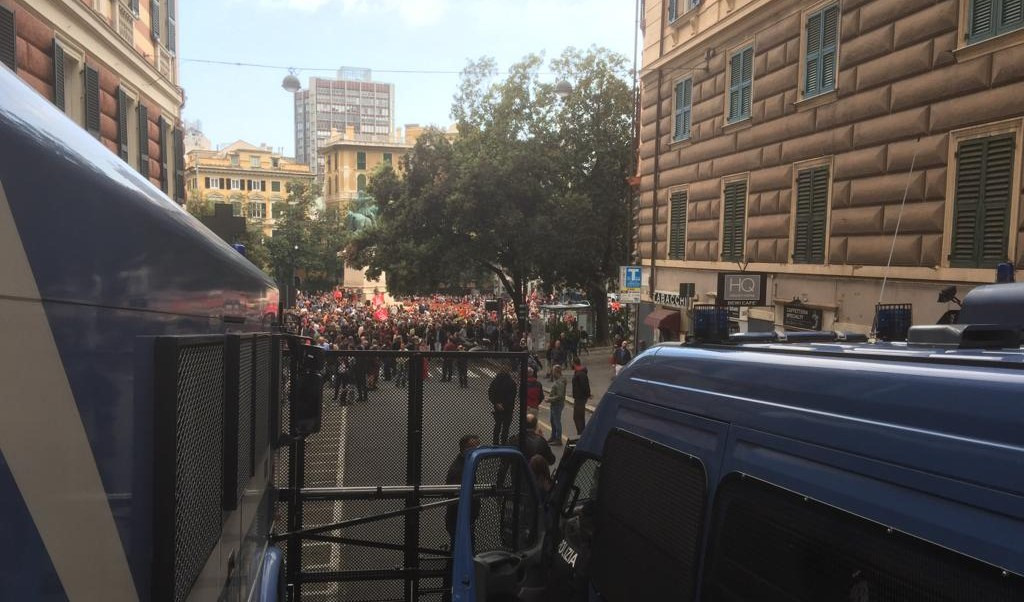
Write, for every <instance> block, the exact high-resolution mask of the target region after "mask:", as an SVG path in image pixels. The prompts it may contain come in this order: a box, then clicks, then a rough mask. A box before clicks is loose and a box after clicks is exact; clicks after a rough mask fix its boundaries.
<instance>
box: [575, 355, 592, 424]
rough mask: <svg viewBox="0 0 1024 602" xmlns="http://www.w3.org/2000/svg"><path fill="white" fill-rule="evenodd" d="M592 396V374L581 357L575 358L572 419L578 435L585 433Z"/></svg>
mask: <svg viewBox="0 0 1024 602" xmlns="http://www.w3.org/2000/svg"><path fill="white" fill-rule="evenodd" d="M590 398H591V394H590V376H588V375H587V369H586V368H585V367H583V362H581V361H580V358H575V359H574V360H573V361H572V403H573V408H572V421H573V422H574V423H575V424H576V434H577V436H579V435H582V434H583V427H585V426H586V425H587V400H589V399H590Z"/></svg>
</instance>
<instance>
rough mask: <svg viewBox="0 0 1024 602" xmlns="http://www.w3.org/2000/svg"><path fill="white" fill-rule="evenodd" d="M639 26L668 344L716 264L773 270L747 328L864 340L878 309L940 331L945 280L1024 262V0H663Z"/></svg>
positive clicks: (645, 244) (709, 298)
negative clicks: (891, 307) (842, 333)
mask: <svg viewBox="0 0 1024 602" xmlns="http://www.w3.org/2000/svg"><path fill="white" fill-rule="evenodd" d="M644 23H645V33H644V48H643V69H642V72H641V82H642V93H641V101H640V102H641V110H640V146H639V154H640V162H639V166H640V167H639V173H638V175H639V192H640V197H639V198H640V209H639V220H638V231H637V232H636V234H637V239H638V249H637V250H638V251H639V254H640V256H641V257H642V262H643V265H644V266H645V268H646V270H645V272H647V273H649V274H650V275H649V278H648V285H647V287H646V288H645V294H644V298H643V301H644V303H643V304H642V305H641V307H642V309H641V313H642V315H645V316H653V317H651V318H650V319H648V320H646V322H647V324H646V328H648V329H651V328H654V329H660V333H659V335H660V338H662V339H666V338H668V339H671V338H676V337H678V336H679V334H680V331H685V330H687V329H688V328H689V319H690V316H689V314H688V312H687V308H688V307H689V305H690V304H691V303H694V302H697V303H715V302H716V300H717V299H718V293H719V291H718V276H719V275H720V274H722V273H728V272H740V271H744V270H745V271H747V272H750V273H763V274H765V275H766V280H767V283H766V284H767V286H766V299H765V301H764V302H763V304H759V305H758V306H756V307H749V308H742V309H741V308H735V309H734V313H733V316H732V318H733V321H734V325H735V327H736V328H738V329H740V330H766V329H776V328H783V327H784V328H787V329H796V328H824V329H830V328H835V329H841V330H855V331H861V332H866V331H868V330H870V329H871V328H872V323H873V318H874V313H875V305H876V303H878V302H879V301H881V302H883V303H897V302H902V303H912V304H913V314H914V322H915V323H929V322H930V323H934V321H935V320H937V319H938V318H939V317H940V316H941V315H942V314H943V313H944V312H945V311H946V310H947V309H953V307H952V306H949V305H947V304H945V303H941V304H940V303H937V302H936V301H937V298H938V293H939V291H941V290H942V289H943V288H944V287H946V286H947V285H950V284H954V285H957V286H958V287H960V292H961V294H962V293H963V292H964V291H966V290H967V289H969V288H971V287H973V286H975V285H977V284H982V283H990V282H992V281H993V280H994V276H995V270H994V267H995V266H996V264H997V263H1000V262H1005V261H1007V260H1010V261H1015V262H1016V263H1017V265H1022V263H1024V223H1022V217H1024V213H1022V212H1021V208H1020V200H1021V188H1022V178H1021V164H1022V161H1021V148H1022V146H1024V144H1022V142H1024V138H1022V136H1024V119H1022V117H1024V104H1022V102H1021V98H1022V97H1024V11H1022V10H1021V3H1020V2H1016V1H1014V2H1010V1H1009V0H898V1H897V0H843V1H837V0H824V1H822V0H704V1H702V2H695V1H692V0H669V1H660V0H649V1H648V2H646V3H645V18H644ZM684 284H692V289H693V290H694V293H695V296H694V297H693V298H685V297H684V298H680V285H684ZM883 287H884V294H883ZM683 288H684V289H685V288H687V287H683ZM680 310H682V311H680ZM652 334H654V333H652V332H651V331H650V330H648V331H647V333H646V336H647V337H648V338H647V340H651V338H650V336H651V335H652ZM641 336H644V335H643V334H642V335H641Z"/></svg>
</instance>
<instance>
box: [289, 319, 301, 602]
mask: <svg viewBox="0 0 1024 602" xmlns="http://www.w3.org/2000/svg"><path fill="white" fill-rule="evenodd" d="M295 347H296V341H295V339H292V340H290V341H289V345H288V357H289V360H290V361H289V373H290V381H289V385H288V409H289V411H288V435H289V444H288V493H289V495H288V531H289V533H295V532H297V531H298V530H300V529H301V528H302V499H301V498H300V495H299V492H300V490H301V489H302V487H303V485H304V483H305V480H306V441H305V439H303V438H301V437H295V430H296V429H295V416H296V411H295V402H296V398H297V390H296V389H297V388H296V386H295V383H296V382H297V381H298V377H299V358H300V357H301V354H300V353H299V350H298V349H296V348H295ZM287 569H288V586H289V587H290V588H291V601H292V602H299V601H300V600H302V581H301V575H302V537H301V536H298V535H292V536H291V537H289V538H288V557H287Z"/></svg>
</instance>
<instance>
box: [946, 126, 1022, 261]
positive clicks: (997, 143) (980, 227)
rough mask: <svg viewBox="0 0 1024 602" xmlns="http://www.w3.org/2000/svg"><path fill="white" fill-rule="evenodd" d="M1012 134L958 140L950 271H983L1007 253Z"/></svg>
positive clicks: (1004, 258) (1013, 140) (1012, 154)
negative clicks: (973, 269)
mask: <svg viewBox="0 0 1024 602" xmlns="http://www.w3.org/2000/svg"><path fill="white" fill-rule="evenodd" d="M1014 142H1015V135H1014V134H1003V135H998V136H987V137H984V138H973V139H970V140H964V141H962V142H960V144H959V146H958V147H957V152H956V161H957V164H956V189H955V194H956V196H955V197H954V200H953V223H952V245H951V247H950V254H949V263H950V265H951V266H953V267H970V268H986V267H993V266H995V265H996V264H997V263H999V262H1000V261H1005V260H1006V259H1007V255H1008V243H1007V239H1008V237H1009V223H1010V203H1011V199H1012V195H1013V166H1014V163H1015V161H1014V156H1015V152H1014V151H1015V148H1014Z"/></svg>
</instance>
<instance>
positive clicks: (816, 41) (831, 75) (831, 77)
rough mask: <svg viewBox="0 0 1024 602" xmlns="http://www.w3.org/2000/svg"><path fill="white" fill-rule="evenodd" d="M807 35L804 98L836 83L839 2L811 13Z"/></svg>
mask: <svg viewBox="0 0 1024 602" xmlns="http://www.w3.org/2000/svg"><path fill="white" fill-rule="evenodd" d="M804 38H805V44H806V46H805V51H804V74H803V78H804V98H810V97H812V96H817V95H818V94H822V93H824V92H830V91H832V90H834V89H835V87H836V48H837V46H838V44H839V5H837V4H833V5H831V6H827V7H825V8H823V9H821V10H819V11H817V12H814V13H811V14H810V15H809V16H808V17H807V21H806V23H805V27H804Z"/></svg>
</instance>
